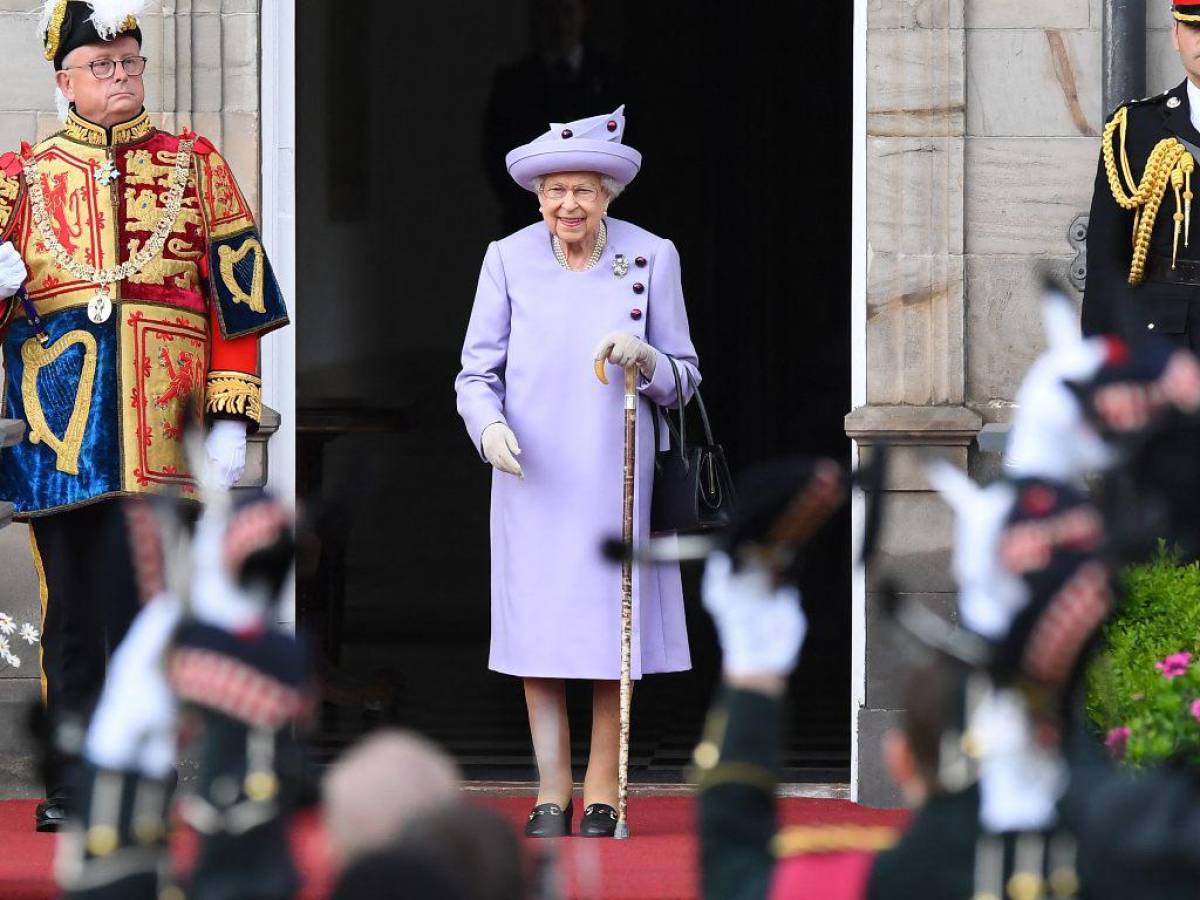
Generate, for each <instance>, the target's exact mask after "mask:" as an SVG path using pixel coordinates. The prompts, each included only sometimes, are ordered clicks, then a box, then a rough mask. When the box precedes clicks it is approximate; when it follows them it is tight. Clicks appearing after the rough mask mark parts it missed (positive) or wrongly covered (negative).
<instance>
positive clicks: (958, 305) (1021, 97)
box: [846, 0, 1184, 805]
mask: <svg viewBox="0 0 1200 900" xmlns="http://www.w3.org/2000/svg"><path fill="white" fill-rule="evenodd" d="M1148 6H1149V9H1148V11H1147V36H1146V39H1147V70H1148V71H1147V73H1146V80H1147V90H1148V92H1150V93H1154V92H1159V91H1162V90H1164V89H1166V88H1167V87H1169V86H1173V85H1175V84H1178V83H1179V81H1181V80H1182V79H1183V77H1184V75H1183V70H1182V67H1181V66H1180V63H1179V58H1178V56H1177V54H1176V53H1175V51H1174V49H1173V48H1172V45H1171V17H1170V12H1169V4H1166V3H1154V2H1151V3H1150V4H1148ZM858 8H859V10H860V12H861V15H860V16H859V21H858V28H859V32H858V40H859V44H860V46H859V48H858V49H859V54H860V60H861V61H860V69H861V72H860V75H861V85H860V103H861V110H860V116H859V117H858V118H859V121H858V127H859V128H860V129H861V136H862V141H861V146H862V151H861V153H862V156H863V159H862V160H861V170H862V172H863V173H864V175H865V178H864V180H863V182H862V183H861V184H860V189H861V190H863V191H865V210H864V211H863V213H862V215H860V217H859V219H860V221H859V222H858V223H857V226H856V230H857V231H858V235H859V241H860V244H859V249H860V252H859V254H858V257H857V261H856V265H857V266H858V267H860V269H861V274H860V277H861V279H862V283H863V285H864V290H863V291H862V292H861V293H865V298H864V297H862V296H861V294H860V295H859V296H858V297H857V298H856V302H857V303H861V304H865V312H864V314H863V315H862V316H861V326H860V329H859V334H858V335H857V336H856V338H857V341H858V345H859V346H858V348H857V350H858V363H857V365H858V367H859V369H860V372H859V375H860V378H859V382H860V389H859V392H858V396H856V398H855V400H856V406H857V408H856V409H855V410H854V411H853V412H852V413H851V414H850V415H849V416H848V417H847V419H846V430H847V433H848V434H849V435H850V436H851V437H852V438H854V439H855V440H856V441H857V443H858V446H859V448H860V451H861V452H862V453H863V454H867V455H869V453H870V448H871V445H872V444H874V443H876V442H879V441H888V442H891V443H892V444H895V445H898V450H897V452H896V454H895V457H896V467H895V471H894V472H893V476H892V480H891V483H890V485H889V499H890V501H891V502H890V506H889V509H888V513H889V515H890V517H891V521H890V524H889V526H888V528H887V530H886V533H885V535H884V538H883V542H882V553H881V556H880V559H879V561H878V563H877V564H876V565H875V566H874V567H873V569H874V570H875V571H872V572H868V573H866V577H865V583H864V584H863V585H862V590H861V591H860V592H859V597H858V598H857V602H858V603H859V604H860V607H859V609H858V613H859V616H858V619H857V621H858V622H859V623H861V625H862V633H861V635H860V636H859V640H858V641H857V642H856V656H857V658H856V660H855V672H856V678H857V684H856V686H855V687H856V694H855V704H856V709H855V721H856V733H855V748H854V749H855V762H856V772H855V775H856V778H855V787H856V789H857V796H858V798H859V799H860V800H862V801H864V802H867V803H871V804H880V805H882V804H891V803H896V802H898V801H899V798H898V796H897V795H896V793H895V791H894V790H893V789H892V788H891V787H890V785H889V784H888V781H887V778H886V775H885V774H884V773H883V771H882V769H881V766H880V758H879V749H878V748H879V738H880V735H881V733H882V732H883V730H884V729H886V728H887V727H888V726H889V725H891V724H893V723H895V722H896V721H897V720H898V710H899V708H900V706H901V702H902V701H901V694H902V691H903V677H902V675H903V670H904V667H905V665H906V661H905V654H904V649H903V647H901V646H898V645H897V644H896V643H895V638H894V637H893V636H892V635H891V634H889V631H888V628H887V626H886V625H885V624H884V623H882V622H881V621H880V618H879V616H878V614H877V613H878V607H877V604H875V603H874V602H873V599H874V598H873V595H872V584H873V583H874V582H876V581H877V579H878V577H879V576H880V574H881V572H883V571H885V570H886V571H888V572H890V573H892V574H895V575H897V576H898V577H899V580H900V583H901V585H902V586H903V589H904V590H906V591H910V592H912V593H914V594H917V595H919V597H920V599H921V600H922V601H923V602H924V603H926V604H928V605H929V606H930V607H932V608H934V609H936V610H938V611H940V612H942V613H943V614H945V615H953V607H954V594H953V590H954V585H953V582H952V580H951V576H950V570H949V561H950V547H951V529H952V520H951V517H950V514H949V511H948V509H947V508H946V507H945V506H944V504H942V503H941V502H940V500H939V498H938V497H937V496H936V495H934V494H933V493H931V492H930V488H929V485H928V484H927V482H926V481H925V479H924V478H923V477H922V474H921V471H920V468H919V466H918V458H919V457H920V456H921V455H937V456H942V457H945V458H947V459H950V460H952V461H953V462H954V463H956V464H957V465H959V466H961V467H963V468H965V469H968V470H969V471H971V472H972V473H973V474H975V475H976V476H977V477H980V478H986V477H987V476H988V475H989V473H990V472H991V471H994V467H995V465H996V457H995V455H994V454H993V453H988V452H986V451H987V450H988V449H989V442H988V441H986V440H985V441H983V442H982V445H981V442H980V441H979V440H978V437H979V435H980V433H981V431H982V430H983V429H984V428H985V426H989V425H992V426H1001V428H1000V429H999V430H1002V426H1003V423H1006V422H1007V421H1009V419H1010V417H1011V415H1012V398H1013V396H1014V395H1015V393H1016V390H1017V387H1018V385H1019V383H1020V380H1021V377H1022V375H1023V373H1024V372H1025V370H1026V368H1027V367H1028V366H1029V364H1030V363H1031V362H1032V361H1033V359H1034V358H1035V357H1036V356H1037V354H1038V353H1039V352H1040V350H1041V349H1042V347H1043V342H1042V336H1041V321H1040V313H1039V308H1038V293H1039V292H1038V288H1037V285H1038V280H1039V276H1038V273H1039V271H1040V269H1041V268H1042V267H1047V268H1049V269H1050V270H1052V271H1054V272H1056V273H1057V274H1058V275H1060V276H1061V277H1062V278H1064V279H1066V278H1067V277H1068V276H1069V275H1070V274H1071V273H1072V271H1073V269H1075V268H1077V267H1078V266H1079V265H1081V264H1082V263H1083V259H1082V257H1080V255H1079V244H1080V242H1079V240H1078V239H1079V237H1080V233H1078V232H1077V231H1075V230H1073V229H1078V228H1079V225H1080V224H1081V223H1080V222H1079V221H1078V220H1079V218H1080V217H1081V216H1085V215H1086V214H1087V211H1088V207H1089V205H1090V201H1091V193H1092V185H1093V180H1094V178H1095V174H1096V161H1097V156H1098V153H1099V147H1100V144H1099V134H1100V131H1101V130H1102V128H1103V125H1104V118H1105V115H1106V111H1105V110H1103V109H1102V108H1101V84H1102V81H1101V76H1102V52H1101V31H1102V23H1101V16H1102V2H1101V0H987V2H982V0H860V2H859V4H858ZM989 430H992V429H989Z"/></svg>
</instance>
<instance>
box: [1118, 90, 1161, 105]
mask: <svg viewBox="0 0 1200 900" xmlns="http://www.w3.org/2000/svg"><path fill="white" fill-rule="evenodd" d="M1169 96H1171V92H1170V91H1163V92H1162V93H1161V94H1151V95H1150V96H1149V97H1142V98H1141V99H1140V100H1126V101H1125V102H1124V103H1122V104H1121V105H1122V106H1142V105H1144V104H1147V103H1162V102H1163V101H1164V100H1166V99H1167V98H1168V97H1169Z"/></svg>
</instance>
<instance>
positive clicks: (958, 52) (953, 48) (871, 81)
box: [867, 29, 966, 137]
mask: <svg viewBox="0 0 1200 900" xmlns="http://www.w3.org/2000/svg"><path fill="white" fill-rule="evenodd" d="M964 48H965V38H964V32H963V31H961V30H946V29H886V30H877V29H872V30H870V31H868V32H867V133H868V134H870V135H874V136H879V137H924V136H931V137H954V136H960V135H962V134H963V132H964V127H965V124H964V123H965V113H964V104H965V96H966V95H965V86H964V84H963V72H964V67H963V52H964Z"/></svg>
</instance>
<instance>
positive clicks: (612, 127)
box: [606, 119, 617, 131]
mask: <svg viewBox="0 0 1200 900" xmlns="http://www.w3.org/2000/svg"><path fill="white" fill-rule="evenodd" d="M606 127H607V128H608V130H609V131H616V130H617V120H616V119H609V120H608V125H607V126H606Z"/></svg>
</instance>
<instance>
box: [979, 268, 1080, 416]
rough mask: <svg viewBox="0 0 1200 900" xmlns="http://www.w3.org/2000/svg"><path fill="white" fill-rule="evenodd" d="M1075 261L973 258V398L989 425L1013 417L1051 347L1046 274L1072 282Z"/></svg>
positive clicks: (1073, 293)
mask: <svg viewBox="0 0 1200 900" xmlns="http://www.w3.org/2000/svg"><path fill="white" fill-rule="evenodd" d="M1072 259H1073V257H1059V258H1056V259H1052V260H1044V261H1041V262H1040V263H1039V262H1038V261H1035V260H1031V259H1029V258H1027V257H1023V256H968V257H967V259H966V276H967V289H966V293H967V318H966V331H967V333H966V346H967V400H968V402H969V403H970V404H971V406H972V407H973V408H974V409H975V410H977V411H978V412H979V413H980V414H981V415H982V416H983V417H984V420H985V421H988V422H991V421H1003V420H1006V419H1007V415H1006V414H1005V413H1006V410H1007V409H1008V408H1009V404H1010V403H1011V401H1012V400H1013V398H1014V397H1016V394H1017V389H1018V388H1019V387H1020V385H1021V381H1022V380H1023V379H1024V377H1025V373H1026V372H1027V371H1028V370H1029V367H1030V366H1031V365H1032V364H1033V362H1034V360H1036V359H1037V357H1038V356H1039V355H1040V354H1041V353H1042V351H1043V350H1044V349H1045V335H1044V333H1043V330H1042V318H1041V299H1042V289H1041V280H1042V279H1041V272H1042V271H1043V270H1045V271H1048V272H1049V273H1051V274H1052V275H1054V276H1055V277H1057V278H1058V279H1059V281H1060V282H1061V283H1063V284H1068V283H1069V282H1068V281H1067V274H1068V272H1069V270H1070V265H1071V260H1072ZM1071 294H1072V296H1076V295H1075V292H1074V291H1072V292H1071ZM1076 299H1078V298H1077V297H1076Z"/></svg>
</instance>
